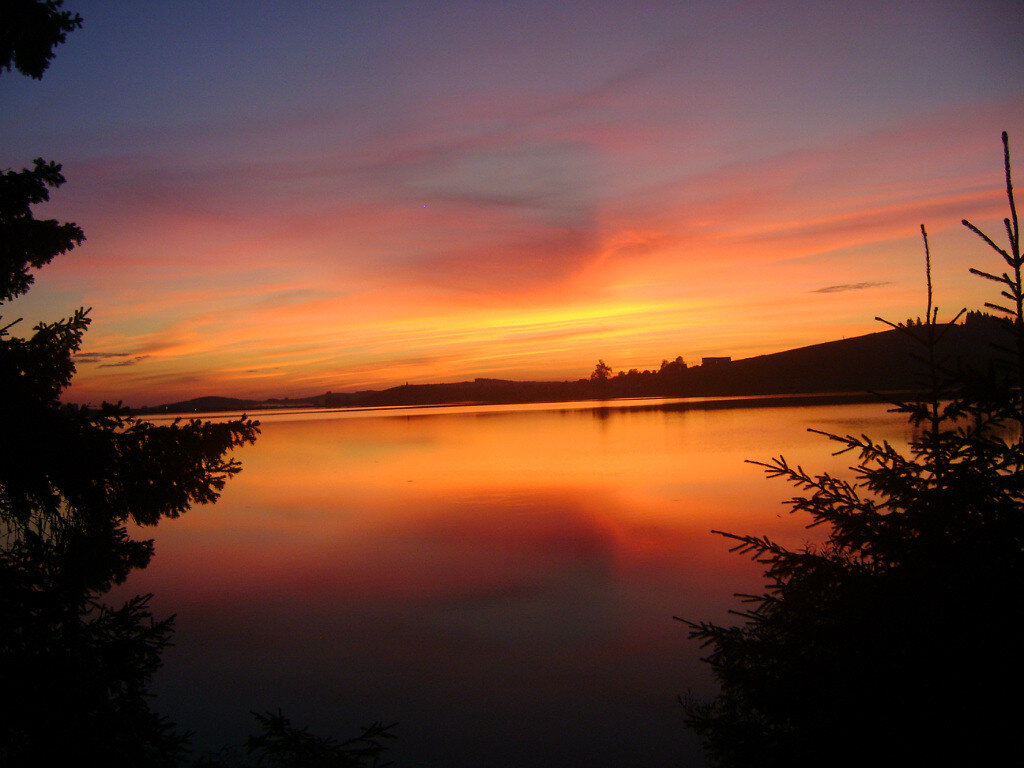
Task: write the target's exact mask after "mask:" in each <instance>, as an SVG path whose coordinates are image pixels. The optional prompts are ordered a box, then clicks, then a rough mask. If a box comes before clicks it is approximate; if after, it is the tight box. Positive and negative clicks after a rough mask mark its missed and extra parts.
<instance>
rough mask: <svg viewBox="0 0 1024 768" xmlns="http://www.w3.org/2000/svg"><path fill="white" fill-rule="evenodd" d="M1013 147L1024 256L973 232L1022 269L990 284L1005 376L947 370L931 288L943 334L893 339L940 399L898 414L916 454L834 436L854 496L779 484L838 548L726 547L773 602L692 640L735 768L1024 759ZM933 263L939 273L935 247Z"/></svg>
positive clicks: (698, 715)
mask: <svg viewBox="0 0 1024 768" xmlns="http://www.w3.org/2000/svg"><path fill="white" fill-rule="evenodd" d="M1003 142H1004V150H1005V155H1004V159H1005V171H1006V192H1007V197H1008V202H1009V215H1008V217H1007V218H1006V219H1005V230H1006V231H1005V234H1006V237H1007V239H1008V243H1007V245H1006V246H1001V245H998V244H997V243H996V241H995V239H993V238H990V237H989V236H988V235H987V234H985V233H983V232H982V231H980V230H979V229H978V228H977V227H975V226H974V225H973V224H971V223H970V222H968V221H964V222H963V223H964V225H965V226H967V227H968V228H969V229H970V230H971V231H973V232H974V233H975V234H977V235H978V236H979V237H980V238H981V239H982V240H983V241H984V242H985V243H986V244H987V245H988V246H989V247H991V248H992V249H993V250H994V251H995V252H996V254H997V255H998V256H999V257H1000V258H1001V260H1002V262H1003V263H1002V264H1000V266H999V267H998V268H997V269H996V271H995V272H994V273H989V272H986V271H983V270H976V269H972V270H971V271H972V272H973V273H975V274H977V275H979V276H981V277H983V278H986V279H988V280H991V281H993V282H995V283H996V284H997V285H998V286H999V289H1000V295H1001V299H999V300H998V301H997V302H994V303H992V304H989V305H988V307H989V308H990V309H992V310H993V311H995V312H998V313H1000V314H1001V315H1002V321H1001V328H1002V330H1003V343H1002V344H1001V346H1000V348H999V353H1000V359H999V360H998V361H997V362H994V363H992V364H991V365H989V366H987V367H985V368H982V369H975V370H966V369H965V368H964V367H962V366H961V365H958V364H957V363H956V362H955V361H953V360H951V359H950V357H949V356H948V354H944V351H945V347H944V341H945V338H946V335H947V334H948V332H949V328H950V326H944V325H942V324H940V323H938V321H937V317H938V310H937V309H935V308H934V307H933V305H932V292H931V278H930V274H929V276H928V300H927V307H926V310H925V314H924V316H923V317H922V318H920V319H919V320H917V321H915V322H912V323H900V324H897V325H894V326H893V329H894V332H898V333H900V334H902V335H903V336H904V337H905V338H906V339H907V342H908V343H909V344H912V345H913V348H914V350H915V354H914V355H913V360H915V361H917V363H918V370H919V371H920V374H919V375H920V380H919V382H918V386H919V388H920V389H921V390H922V391H924V392H926V393H927V394H925V395H924V396H922V397H920V398H919V399H911V400H897V401H895V402H894V403H893V407H894V409H895V410H896V411H897V412H899V413H902V414H904V415H905V416H906V417H907V419H908V421H909V422H910V423H911V424H912V425H913V427H914V437H913V440H912V441H911V443H910V446H909V449H908V450H907V451H905V452H901V451H899V450H897V449H896V448H895V447H893V446H891V445H889V444H887V443H884V442H883V443H878V442H875V441H873V440H872V439H871V438H869V437H867V436H863V435H861V436H857V435H834V434H825V433H823V434H825V437H827V438H829V439H831V440H832V441H834V442H835V444H836V448H837V450H838V451H839V452H849V453H851V454H852V455H854V456H857V457H858V458H859V460H858V462H857V465H856V467H855V472H856V476H855V479H854V481H853V482H847V481H845V480H842V479H839V478H837V477H833V476H830V475H827V474H825V475H814V474H810V473H808V472H806V471H805V470H804V469H803V468H801V467H800V466H795V465H793V464H791V463H790V462H789V461H788V460H787V459H786V458H784V457H781V456H780V457H778V458H775V459H773V460H771V461H769V462H766V463H762V464H761V466H763V467H764V469H765V472H766V473H767V474H768V476H770V477H780V478H783V479H785V480H787V481H788V482H789V483H791V484H792V485H793V486H795V488H796V489H797V492H796V496H795V497H794V498H793V499H792V500H791V501H790V502H789V503H790V505H791V508H792V511H793V512H795V513H801V514H806V515H808V516H809V517H810V520H811V524H812V525H820V526H824V527H825V528H826V529H827V530H828V539H827V543H826V544H825V545H824V546H822V547H820V548H817V549H802V550H795V551H794V550H789V549H786V548H784V547H782V546H780V545H779V544H777V543H775V542H773V541H770V540H769V539H767V538H764V537H759V536H756V535H736V534H731V533H726V534H723V535H725V536H727V537H728V538H729V539H730V540H732V541H733V542H734V549H735V551H737V552H739V553H742V554H747V555H750V556H752V557H754V558H755V559H756V560H757V561H758V562H760V563H763V564H764V565H765V566H766V571H765V575H766V577H767V587H766V590H765V591H764V592H763V593H762V594H757V595H745V596H742V597H743V607H742V608H741V609H740V610H739V611H736V613H737V615H738V616H739V617H740V619H741V623H740V624H739V625H737V626H720V625H717V624H713V623H706V622H699V621H687V623H688V624H689V625H690V628H691V637H693V638H696V639H697V640H699V641H701V643H702V644H703V645H704V646H705V647H706V648H708V649H710V655H709V656H708V657H707V662H708V663H709V664H710V665H711V667H712V668H713V670H714V672H715V675H716V677H717V678H718V680H719V682H720V683H721V694H720V695H719V696H718V697H717V698H716V699H714V700H713V701H710V702H698V701H695V700H693V699H689V700H687V701H686V702H685V711H686V717H687V721H688V724H689V725H690V727H691V728H693V729H694V730H695V731H696V732H697V733H698V734H699V735H700V736H701V737H702V739H703V742H704V746H705V748H706V751H707V754H708V756H709V757H710V759H711V760H712V762H713V764H715V765H719V766H754V765H756V766H812V765H813V766H820V765H843V766H846V765H849V766H854V765H857V766H864V765H929V766H946V765H957V766H964V765H996V764H1017V763H1019V762H1020V760H1021V758H1022V756H1024V745H1022V742H1021V739H1020V727H1021V726H1020V724H1021V721H1022V717H1021V716H1022V715H1024V705H1022V703H1021V695H1020V694H1021V690H1022V684H1024V659H1022V656H1021V649H1022V648H1024V628H1022V627H1024V624H1022V622H1021V621H1020V614H1021V612H1022V609H1024V429H1022V428H1024V401H1022V393H1021V388H1020V385H1021V382H1022V381H1024V285H1022V278H1021V270H1022V267H1024V258H1022V256H1021V250H1020V230H1019V226H1018V218H1017V210H1016V205H1015V201H1014V195H1013V187H1012V182H1011V173H1010V157H1009V146H1008V142H1007V137H1006V134H1003ZM922 234H924V228H923V227H922ZM1000 239H1001V238H1000ZM924 247H925V255H926V263H927V262H928V239H927V235H926V234H924ZM1003 270H1005V271H1003ZM929 272H930V270H929Z"/></svg>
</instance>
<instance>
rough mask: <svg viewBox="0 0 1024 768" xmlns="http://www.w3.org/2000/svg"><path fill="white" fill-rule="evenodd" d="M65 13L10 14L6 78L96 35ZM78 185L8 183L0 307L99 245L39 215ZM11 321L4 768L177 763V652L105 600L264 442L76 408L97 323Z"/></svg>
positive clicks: (141, 620)
mask: <svg viewBox="0 0 1024 768" xmlns="http://www.w3.org/2000/svg"><path fill="white" fill-rule="evenodd" d="M60 6H61V3H60V2H53V1H51V2H13V3H5V7H4V14H5V15H4V18H3V20H2V23H0V30H2V31H0V72H2V71H4V70H11V69H14V70H17V71H19V72H21V73H22V74H25V75H29V76H31V77H40V76H41V75H42V73H43V71H44V70H45V69H46V67H47V65H48V63H49V61H50V59H51V58H52V56H53V50H52V49H53V47H54V46H55V45H56V44H58V43H59V42H61V41H63V39H64V36H65V34H66V33H67V32H70V31H72V30H73V29H75V28H76V27H78V26H79V25H80V24H81V20H80V19H79V18H78V17H77V15H74V16H73V15H71V14H69V13H67V12H64V11H61V10H60ZM63 183H64V177H63V175H62V174H61V166H60V165H58V164H56V163H53V162H48V161H45V160H42V159H38V160H36V161H35V163H34V164H33V166H32V167H31V168H27V169H23V170H17V171H14V170H7V171H4V172H3V173H2V174H0V307H2V305H3V304H4V303H6V302H8V301H10V300H11V299H13V298H15V297H17V296H19V295H21V294H23V293H25V292H26V291H27V290H28V289H29V287H30V285H31V284H32V274H31V270H33V269H38V268H39V267H42V266H44V265H46V264H47V263H49V262H50V261H51V259H53V258H54V257H55V256H58V255H60V254H64V253H67V252H68V251H70V250H72V249H73V248H74V247H75V246H77V245H79V244H81V242H82V241H83V240H84V236H83V234H82V231H81V230H80V229H79V228H78V227H77V226H76V225H74V224H70V223H60V222H57V221H53V220H46V219H39V218H36V216H35V215H34V211H33V206H35V205H37V204H40V203H44V202H46V201H47V200H48V198H49V194H50V191H51V190H53V189H56V188H57V187H59V186H60V185H61V184H63ZM18 322H19V321H18V320H17V319H16V320H14V321H9V320H6V319H3V318H0V393H2V396H0V424H2V427H3V438H2V440H0V669H2V670H3V673H2V686H0V765H4V766H21V765H33V766H35V765H80V764H89V765H92V764H97V765H100V764H101V765H105V766H141V765H147V766H148V765H154V766H157V765H173V764H176V763H177V761H178V759H179V757H180V754H181V748H182V745H183V738H182V737H181V736H180V735H179V734H177V733H175V732H174V729H173V727H172V726H171V724H170V723H168V722H167V721H166V720H165V719H164V718H162V717H161V716H159V715H157V714H156V713H154V712H153V711H151V709H150V707H149V701H148V694H147V688H148V685H149V682H150V679H151V677H152V675H153V673H154V672H155V671H156V669H157V668H158V667H159V665H160V653H161V651H162V650H163V648H164V647H165V646H166V644H167V643H168V642H169V640H170V635H171V620H170V619H164V620H157V619H155V618H154V616H153V615H152V613H151V612H150V609H149V600H150V596H148V595H142V596H136V597H133V598H131V599H129V600H127V601H126V602H124V603H123V604H109V603H108V602H107V601H106V600H105V596H106V595H107V593H108V592H109V590H110V589H111V587H113V586H114V585H117V584H121V583H122V582H124V580H125V579H126V578H127V576H128V575H129V573H130V572H131V571H132V570H133V569H136V568H143V567H145V566H146V564H147V563H148V562H149V560H150V558H151V557H152V555H153V542H152V541H151V540H145V539H136V538H133V535H132V533H130V532H129V525H135V526H149V525H155V524H156V523H157V522H158V521H159V520H161V519H163V518H165V517H176V516H178V515H180V514H181V513H183V512H185V511H186V510H187V509H188V508H189V507H190V506H191V505H192V504H196V503H207V502H212V501H214V500H215V499H216V498H217V497H218V494H219V493H220V491H221V489H222V488H223V486H224V483H225V481H226V480H227V479H228V478H229V477H231V476H232V475H234V474H235V473H237V472H238V471H239V469H240V465H239V464H238V462H237V461H236V460H234V459H230V458H227V453H228V452H229V451H230V450H231V449H232V448H234V447H237V446H240V445H242V444H245V443H250V442H252V441H253V440H255V437H256V435H257V433H258V431H259V430H258V425H257V424H256V423H255V422H253V421H249V420H246V419H241V420H236V421H230V422H225V423H220V424H212V423H208V422H200V421H198V420H191V421H187V422H175V423H173V424H164V425H156V424H152V423H147V422H141V421H137V420H135V419H133V418H132V417H131V416H130V414H129V413H128V412H127V410H126V409H125V408H123V407H121V406H120V405H112V404H103V405H101V406H99V407H97V408H90V407H84V406H76V405H70V404H65V403H62V402H61V401H60V396H61V394H62V392H63V391H64V390H65V389H66V388H67V387H68V385H69V384H70V383H71V379H72V377H73V375H74V372H75V365H74V354H75V353H76V352H77V351H78V349H79V347H80V345H81V342H82V336H83V334H84V332H85V330H86V329H87V327H88V325H89V317H88V311H87V310H85V309H79V310H77V311H75V312H74V313H73V314H72V315H71V316H70V317H67V318H64V319H61V320H57V321H54V322H40V323H38V324H37V325H36V326H35V327H34V328H33V329H32V330H31V332H30V333H28V334H27V335H25V336H17V335H15V334H14V333H13V332H12V329H14V328H15V326H16V325H17V324H18Z"/></svg>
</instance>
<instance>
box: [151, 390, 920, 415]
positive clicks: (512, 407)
mask: <svg viewBox="0 0 1024 768" xmlns="http://www.w3.org/2000/svg"><path fill="white" fill-rule="evenodd" d="M913 395H914V393H913V392H887V393H886V392H880V393H873V392H803V393H796V394H780V395H730V396H724V397H714V396H711V397H693V398H657V397H651V398H607V399H597V398H594V399H587V400H554V401H537V402H522V403H507V402H502V403H488V402H462V403H433V404H427V405H380V406H363V407H342V408H332V407H323V406H316V405H305V406H292V407H275V408H263V409H259V408H249V409H225V410H219V411H218V410H209V411H179V412H168V413H155V412H149V413H137V414H136V415H138V416H140V417H142V418H157V419H159V420H160V421H165V420H171V419H176V418H181V419H194V418H202V417H204V416H214V417H217V418H227V417H232V418H237V417H241V416H247V417H252V418H255V419H257V420H258V419H259V418H260V417H261V416H264V415H266V416H274V415H281V416H290V415H302V414H324V415H326V414H330V413H338V414H351V415H358V414H363V413H365V414H368V415H370V414H372V415H381V414H382V412H390V413H388V414H387V415H389V416H391V415H393V416H403V415H404V416H408V415H411V414H410V413H409V412H410V411H434V412H440V411H442V410H444V409H458V408H464V409H474V408H479V409H486V410H484V411H471V410H470V411H465V412H468V413H480V412H485V413H502V412H515V411H517V410H519V408H518V406H540V407H537V408H535V410H550V411H598V412H600V411H608V412H610V411H617V412H637V413H639V412H644V411H666V412H671V411H691V410H692V411H708V410H729V409H740V408H772V407H775V408H795V407H802V406H813V405H856V404H858V403H892V402H893V400H894V399H898V398H900V397H912V396H913ZM644 401H658V402H644ZM543 406H548V407H546V408H545V407H543ZM569 406H573V407H569ZM491 409H494V410H491ZM499 409H501V410H499ZM457 412H458V411H457ZM415 415H425V414H415Z"/></svg>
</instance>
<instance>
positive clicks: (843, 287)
mask: <svg viewBox="0 0 1024 768" xmlns="http://www.w3.org/2000/svg"><path fill="white" fill-rule="evenodd" d="M883 285H892V283H891V282H888V281H884V282H865V283H840V284H839V285H826V286H825V287H824V288H816V289H814V290H813V291H811V293H843V292H844V291H863V290H864V289H865V288H880V287H881V286H883Z"/></svg>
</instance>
